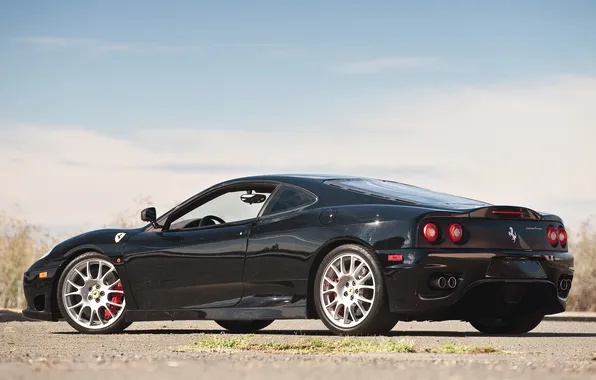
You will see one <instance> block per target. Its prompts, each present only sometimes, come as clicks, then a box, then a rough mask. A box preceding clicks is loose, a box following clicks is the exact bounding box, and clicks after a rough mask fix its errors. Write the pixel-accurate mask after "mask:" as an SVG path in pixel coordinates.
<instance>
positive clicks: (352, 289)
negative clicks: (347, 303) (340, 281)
mask: <svg viewBox="0 0 596 380" xmlns="http://www.w3.org/2000/svg"><path fill="white" fill-rule="evenodd" d="M348 293H349V294H354V288H352V287H351V286H350V287H349V288H348Z"/></svg>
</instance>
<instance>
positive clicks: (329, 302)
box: [314, 244, 398, 335]
mask: <svg viewBox="0 0 596 380" xmlns="http://www.w3.org/2000/svg"><path fill="white" fill-rule="evenodd" d="M314 285H315V286H314V297H315V306H316V308H317V312H318V314H319V318H320V319H321V320H322V321H323V323H324V324H325V326H327V328H328V329H329V330H331V331H332V332H334V333H336V334H339V335H371V334H386V333H388V332H389V331H391V329H392V328H393V327H394V326H395V325H396V324H397V321H398V317H397V316H396V315H395V314H393V313H391V312H390V311H389V306H388V302H387V295H386V293H385V285H384V283H383V273H382V271H381V266H380V264H379V261H378V259H377V258H376V257H375V256H374V255H373V254H371V253H370V252H369V251H368V250H367V249H365V248H364V247H361V246H359V245H355V244H347V245H342V246H340V247H337V248H335V249H334V250H332V251H331V252H330V253H329V254H328V255H327V256H326V257H325V258H324V259H323V261H322V262H321V265H320V266H319V268H318V270H317V275H316V278H315V284H314Z"/></svg>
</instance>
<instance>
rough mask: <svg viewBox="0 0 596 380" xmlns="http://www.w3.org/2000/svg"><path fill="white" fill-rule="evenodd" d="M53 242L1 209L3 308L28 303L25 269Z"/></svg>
mask: <svg viewBox="0 0 596 380" xmlns="http://www.w3.org/2000/svg"><path fill="white" fill-rule="evenodd" d="M52 244H53V241H52V239H51V238H49V237H48V236H44V235H42V234H41V231H40V230H39V229H38V228H36V227H35V226H32V225H30V224H28V223H27V222H25V221H23V220H20V219H16V218H14V217H10V216H8V215H7V214H6V213H0V308H21V307H23V306H24V305H25V296H24V294H23V272H25V271H26V270H27V268H29V266H31V264H32V263H33V262H34V261H35V260H37V258H38V257H40V256H41V255H43V254H44V253H45V252H47V250H48V249H50V248H51V247H52Z"/></svg>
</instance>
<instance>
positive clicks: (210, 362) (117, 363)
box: [0, 321, 596, 380]
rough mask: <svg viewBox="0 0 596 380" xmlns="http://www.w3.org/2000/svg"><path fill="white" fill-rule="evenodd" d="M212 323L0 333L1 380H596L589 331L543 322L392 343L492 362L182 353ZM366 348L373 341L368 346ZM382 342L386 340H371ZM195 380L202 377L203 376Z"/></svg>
mask: <svg viewBox="0 0 596 380" xmlns="http://www.w3.org/2000/svg"><path fill="white" fill-rule="evenodd" d="M221 332H223V330H222V329H220V328H219V327H218V326H217V325H216V324H214V323H212V322H145V323H135V324H133V325H132V326H131V327H129V328H128V329H127V330H126V333H124V334H120V335H109V336H96V335H81V334H78V333H75V332H74V330H73V329H72V328H71V327H70V326H69V325H67V324H66V323H64V322H61V323H47V322H4V323H0V379H37V378H39V379H42V378H43V379H46V380H47V379H61V380H62V379H80V378H85V379H87V380H88V379H94V378H98V379H99V378H102V379H105V378H108V377H113V378H116V377H117V378H119V379H133V378H135V379H138V378H139V376H142V377H141V378H142V379H147V380H150V379H168V378H178V377H191V376H192V377H193V378H196V377H199V378H202V377H204V378H207V377H220V378H222V377H223V378H225V379H231V378H239V379H262V380H267V379H278V378H279V377H280V376H283V378H284V380H292V379H301V380H302V379H304V378H308V379H330V378H338V376H339V377H340V378H341V377H342V376H344V378H355V377H360V376H364V377H370V376H374V377H375V378H376V379H378V378H397V377H399V379H400V380H408V379H428V378H431V377H437V378H440V379H474V380H477V379H479V378H480V377H482V379H483V380H488V379H541V380H549V379H553V380H554V379H566V380H570V379H596V361H595V360H593V358H594V356H595V355H596V323H595V322H550V321H549V322H543V323H542V324H541V325H540V326H538V328H537V329H536V330H534V331H533V332H531V333H529V334H527V335H524V336H522V337H509V336H496V337H489V336H483V335H480V334H478V333H476V332H475V330H474V329H473V328H471V327H470V326H469V325H468V324H466V323H461V322H434V323H421V322H418V323H398V325H397V326H396V327H395V329H394V331H393V332H392V334H391V336H390V339H395V340H407V341H409V342H411V343H413V344H414V345H415V347H416V348H433V347H440V346H442V345H445V344H457V345H467V346H492V347H494V348H496V349H498V350H502V351H505V353H499V354H428V353H405V354H355V355H292V354H267V353H259V352H244V351H243V352H232V353H205V352H194V351H182V350H180V349H181V348H182V347H184V346H186V345H189V344H192V343H193V342H196V341H197V340H199V339H201V337H203V336H205V334H219V333H221ZM304 335H306V336H318V337H322V338H324V339H338V337H335V336H332V335H330V334H329V333H328V332H327V330H326V329H325V328H324V326H323V324H322V323H321V322H319V321H277V322H274V323H273V324H272V325H271V326H269V327H268V328H267V329H265V330H263V331H262V333H259V334H257V337H258V339H266V340H274V341H289V340H298V339H300V338H301V337H303V336H304ZM365 339H371V338H365ZM372 339H385V338H372ZM201 375H202V376H201Z"/></svg>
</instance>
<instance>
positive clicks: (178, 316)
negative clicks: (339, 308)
mask: <svg viewBox="0 0 596 380" xmlns="http://www.w3.org/2000/svg"><path fill="white" fill-rule="evenodd" d="M259 319H306V306H305V305H292V306H280V307H258V308H256V307H255V308H248V307H247V308H239V307H230V308H211V309H192V310H189V309H178V310H128V311H126V320H127V321H128V322H148V321H185V320H259Z"/></svg>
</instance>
